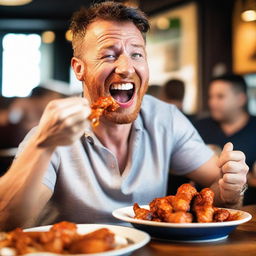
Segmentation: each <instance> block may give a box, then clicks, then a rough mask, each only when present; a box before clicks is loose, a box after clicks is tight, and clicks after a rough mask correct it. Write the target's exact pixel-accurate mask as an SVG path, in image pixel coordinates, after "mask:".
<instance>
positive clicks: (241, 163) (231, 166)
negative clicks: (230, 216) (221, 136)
mask: <svg viewBox="0 0 256 256" xmlns="http://www.w3.org/2000/svg"><path fill="white" fill-rule="evenodd" d="M218 166H219V168H220V169H221V172H222V177H221V178H220V180H219V189H220V197H221V199H222V201H223V202H224V203H226V204H235V203H237V202H238V200H239V199H240V197H241V196H240V195H241V192H242V191H243V188H244V186H245V184H246V176H247V172H248V170H249V167H248V166H247V165H246V163H245V155H244V153H243V152H241V151H234V150H233V144H232V143H231V142H228V143H227V144H226V145H225V146H224V148H223V150H222V152H221V154H220V156H219V160H218Z"/></svg>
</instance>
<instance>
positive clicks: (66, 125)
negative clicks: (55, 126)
mask: <svg viewBox="0 0 256 256" xmlns="http://www.w3.org/2000/svg"><path fill="white" fill-rule="evenodd" d="M89 113H90V109H89V110H88V113H87V114H85V113H84V112H80V113H78V114H75V115H72V116H69V117H68V118H66V119H65V120H64V121H63V123H62V125H61V128H62V129H72V128H73V130H74V129H75V127H76V126H78V127H80V126H81V125H84V126H83V127H85V128H86V127H88V126H90V121H89V120H88V119H87V117H88V114H89Z"/></svg>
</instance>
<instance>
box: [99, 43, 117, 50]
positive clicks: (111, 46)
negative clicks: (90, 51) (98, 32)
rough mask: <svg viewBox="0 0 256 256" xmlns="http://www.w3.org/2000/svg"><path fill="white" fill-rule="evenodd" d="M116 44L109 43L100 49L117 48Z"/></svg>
mask: <svg viewBox="0 0 256 256" xmlns="http://www.w3.org/2000/svg"><path fill="white" fill-rule="evenodd" d="M115 48H116V45H114V44H107V45H102V46H101V47H100V48H99V49H100V50H105V49H115Z"/></svg>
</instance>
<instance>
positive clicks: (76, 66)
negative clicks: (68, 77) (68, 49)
mask: <svg viewBox="0 0 256 256" xmlns="http://www.w3.org/2000/svg"><path fill="white" fill-rule="evenodd" d="M71 66H72V68H73V70H74V72H75V74H76V78H77V79H78V80H79V81H83V77H84V71H85V64H84V62H83V61H82V60H80V59H78V58H76V57H73V58H72V59H71Z"/></svg>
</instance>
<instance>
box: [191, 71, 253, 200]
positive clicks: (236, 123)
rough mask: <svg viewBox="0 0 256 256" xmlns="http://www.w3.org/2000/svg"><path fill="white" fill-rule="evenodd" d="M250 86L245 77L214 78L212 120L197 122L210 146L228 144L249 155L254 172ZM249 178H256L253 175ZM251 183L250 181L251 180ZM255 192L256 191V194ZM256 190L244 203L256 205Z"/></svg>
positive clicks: (231, 75)
mask: <svg viewBox="0 0 256 256" xmlns="http://www.w3.org/2000/svg"><path fill="white" fill-rule="evenodd" d="M247 101H248V100H247V86H246V83H245V80H244V79H243V77H241V76H239V75H235V74H225V75H222V76H219V77H216V78H214V79H213V80H212V81H211V83H210V87H209V100H208V103H209V109H210V117H208V118H204V119H201V120H199V121H198V122H196V123H195V126H196V128H197V129H198V131H199V133H200V135H201V136H202V138H203V140H204V141H205V143H206V144H211V146H212V147H214V148H216V149H218V148H219V149H220V148H222V147H223V146H224V145H225V144H226V143H227V142H228V141H230V142H232V143H233V145H234V148H235V149H237V150H241V151H243V152H244V153H245V155H246V163H247V164H248V166H249V168H250V170H252V167H253V164H254V162H255V160H256V151H255V139H254V138H255V130H256V117H254V116H251V115H249V113H248V111H247ZM249 177H251V178H252V175H250V176H249ZM249 181H250V179H249ZM253 191H254V192H253ZM255 196H256V190H255V189H253V188H249V189H248V191H247V192H246V194H245V198H244V203H245V204H250V203H256V199H255V198H256V197H255Z"/></svg>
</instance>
